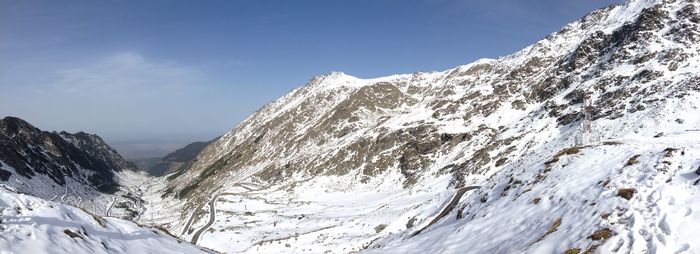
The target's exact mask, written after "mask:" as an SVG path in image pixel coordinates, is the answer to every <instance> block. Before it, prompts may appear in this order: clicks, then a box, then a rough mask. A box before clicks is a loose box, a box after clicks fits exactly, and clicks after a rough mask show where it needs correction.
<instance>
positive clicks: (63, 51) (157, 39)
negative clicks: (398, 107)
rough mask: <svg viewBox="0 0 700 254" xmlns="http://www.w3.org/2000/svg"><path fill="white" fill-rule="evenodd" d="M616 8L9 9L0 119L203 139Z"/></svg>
mask: <svg viewBox="0 0 700 254" xmlns="http://www.w3.org/2000/svg"><path fill="white" fill-rule="evenodd" d="M619 2H621V1H613V0H595V1H556V0H538V1H528V2H527V3H525V2H524V1H517V0H503V1H475V0H411V1H402V2H400V3H399V2H396V1H373V0H361V1H304V2H296V1H294V2H292V1H278V2H274V1H206V2H201V1H198V2H192V1H165V0H156V1H134V0H130V1H82V0H81V1H60V2H59V1H15V0H11V1H8V0H0V6H1V7H0V90H1V91H2V92H1V93H0V117H4V116H10V115H11V116H17V117H20V118H23V119H25V120H27V121H29V122H30V123H32V124H34V125H36V126H37V127H39V128H42V129H44V130H66V131H70V132H77V131H86V132H90V133H97V134H98V135H100V136H102V137H104V138H105V139H106V140H108V141H110V142H112V143H126V144H129V143H130V142H131V144H133V143H134V142H132V141H138V142H141V143H145V144H148V143H149V142H150V143H177V144H180V143H183V144H184V143H186V142H187V141H195V140H208V139H211V138H214V137H216V136H218V135H221V134H223V133H225V132H226V131H227V130H229V129H231V128H232V127H233V126H234V125H235V124H236V123H237V122H239V121H241V120H242V119H244V118H245V117H246V116H247V115H248V114H250V113H251V112H253V111H254V110H256V109H257V108H259V107H261V106H262V105H264V104H266V103H268V102H270V101H271V100H274V99H275V98H277V97H279V96H282V95H284V94H285V93H287V92H288V91H289V90H291V89H293V88H295V87H298V86H301V85H303V84H304V83H305V82H306V81H308V80H309V79H310V78H311V77H312V76H314V75H319V74H323V73H327V72H330V71H343V72H345V73H348V74H350V75H354V76H358V77H364V78H369V77H378V76H385V75H390V74H395V73H411V72H415V71H431V70H444V69H447V68H450V67H454V66H457V65H462V64H467V63H469V62H471V61H474V60H476V59H479V58H483V57H490V58H494V57H498V56H502V55H506V54H509V53H512V52H515V51H517V50H519V49H521V48H523V47H525V46H527V45H529V44H531V43H533V42H535V41H537V40H538V39H540V38H542V37H544V36H546V35H547V34H548V33H550V32H551V31H556V30H558V29H559V28H560V27H561V26H563V25H565V24H566V23H568V22H570V21H572V20H575V19H577V18H579V17H581V16H582V15H584V14H586V13H588V12H589V11H591V10H593V9H596V8H600V7H603V6H606V5H609V4H612V3H619ZM544 6H547V8H543V7H544ZM173 146H175V145H173Z"/></svg>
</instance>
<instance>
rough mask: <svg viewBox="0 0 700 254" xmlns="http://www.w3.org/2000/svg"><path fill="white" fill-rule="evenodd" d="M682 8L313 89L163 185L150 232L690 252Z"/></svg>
mask: <svg viewBox="0 0 700 254" xmlns="http://www.w3.org/2000/svg"><path fill="white" fill-rule="evenodd" d="M699 8H700V4H699V3H698V2H697V1H680V0H675V1H674V0H631V1H629V2H627V3H626V4H624V5H614V6H609V7H606V8H603V9H599V10H596V11H594V12H592V13H590V14H589V15H586V16H585V17H583V18H581V19H580V20H577V21H575V22H572V23H570V24H568V25H567V26H565V27H564V28H562V29H561V30H560V31H558V32H556V33H553V34H550V35H549V36H547V37H546V38H544V39H542V40H541V41H538V42H537V43H535V44H533V45H532V46H529V47H527V48H525V49H523V50H521V51H519V52H516V53H514V54H512V55H509V56H505V57H501V58H498V59H482V60H479V61H476V62H474V63H471V64H468V65H464V66H458V67H456V68H453V69H449V70H446V71H442V72H430V73H414V74H404V75H393V76H389V77H382V78H375V79H360V78H356V77H352V76H350V75H346V74H343V73H339V72H336V73H330V74H328V75H323V76H318V77H315V78H313V79H312V80H311V81H310V82H309V83H308V84H306V85H305V86H303V87H300V88H298V89H295V90H293V91H292V92H290V93H289V94H288V95H286V96H283V97H282V98H279V99H278V100H276V101H275V102H273V103H270V104H268V105H266V106H265V107H263V108H261V109H260V110H258V111H257V112H255V113H254V114H252V115H251V116H250V117H248V118H247V119H246V120H245V121H243V122H242V123H240V124H239V125H237V126H236V127H235V128H234V129H232V130H231V131H230V132H228V133H226V134H225V135H223V136H222V137H221V138H219V139H218V140H216V141H215V142H213V143H212V144H210V145H209V146H207V147H206V148H205V149H204V150H203V151H202V152H201V153H200V154H199V155H198V156H197V157H196V158H195V159H194V160H192V161H191V162H190V163H187V164H185V166H183V167H181V168H180V170H179V171H178V172H176V173H174V174H171V175H169V176H168V179H169V182H168V183H167V186H165V187H164V188H165V195H166V196H167V197H169V198H172V197H176V198H179V199H181V200H183V202H182V203H181V205H176V206H171V207H172V209H174V211H175V212H179V216H176V217H170V218H168V219H165V220H160V221H158V222H159V223H164V224H165V225H166V226H167V227H168V228H170V229H171V230H172V231H173V232H177V233H178V234H179V235H181V236H183V237H186V238H188V239H192V240H193V242H197V243H198V244H201V245H203V246H206V247H210V248H213V249H215V250H218V251H224V252H251V253H256V252H276V253H284V252H289V253H298V252H303V251H310V252H312V253H324V252H331V253H348V252H354V251H361V250H366V251H378V252H415V253H518V252H530V253H555V252H558V253H561V252H565V251H568V253H579V252H582V253H583V252H587V251H589V252H593V251H596V250H597V251H599V252H606V253H607V252H619V251H621V252H632V253H642V252H649V253H654V252H658V253H667V252H674V251H679V252H683V251H686V252H689V253H697V252H700V245H698V243H696V241H695V240H694V239H695V238H696V237H695V236H697V230H696V229H695V228H697V227H696V226H688V225H698V224H699V223H700V217H698V214H697V212H695V211H697V208H698V207H697V203H698V202H697V201H698V195H699V194H698V187H697V186H695V184H696V183H697V179H698V177H699V176H698V175H697V173H699V172H697V171H698V170H699V169H698V167H699V166H700V159H698V158H700V157H699V156H698V155H699V154H698V153H697V152H698V145H697V144H699V143H700V135H699V134H700V133H699V132H698V130H699V129H700V109H698V107H699V106H700V105H698V104H700V64H699V63H700V43H699V42H700V28H699V27H698V25H700V24H699V23H700V9H699ZM585 94H589V96H590V98H591V99H592V101H593V105H592V106H593V107H592V109H591V111H592V115H591V122H592V124H591V125H592V127H591V130H592V134H593V136H594V138H593V139H592V140H593V141H591V142H584V143H583V144H581V143H577V142H576V141H577V140H580V138H577V137H578V136H579V135H580V133H581V123H582V121H583V118H584V112H583V101H584V95H585ZM471 187H474V188H471ZM476 187H478V189H475V188H476ZM154 202H156V201H154ZM169 202H171V201H169Z"/></svg>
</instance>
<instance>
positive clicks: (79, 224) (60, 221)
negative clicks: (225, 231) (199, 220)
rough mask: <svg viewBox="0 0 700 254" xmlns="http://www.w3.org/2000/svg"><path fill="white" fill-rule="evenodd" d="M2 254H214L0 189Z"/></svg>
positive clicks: (155, 232) (123, 223)
mask: <svg viewBox="0 0 700 254" xmlns="http://www.w3.org/2000/svg"><path fill="white" fill-rule="evenodd" d="M0 233H1V234H0V252H1V253H75V254H78V253H89V254H93V253H214V252H212V251H210V250H207V249H204V248H201V247H197V246H194V245H192V244H190V243H188V242H185V241H182V240H179V239H177V238H175V237H172V236H170V235H168V233H166V232H165V231H162V230H160V229H154V228H147V227H142V226H139V225H137V224H135V223H133V222H129V221H124V220H120V219H115V218H108V217H100V216H97V215H93V214H90V213H87V212H85V211H84V210H81V209H78V208H75V207H71V206H67V205H63V204H60V203H56V202H50V201H46V200H43V199H40V198H36V197H32V196H28V195H24V194H18V193H16V192H14V191H11V190H9V189H7V188H5V187H4V186H2V187H0Z"/></svg>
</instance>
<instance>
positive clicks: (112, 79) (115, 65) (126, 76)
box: [48, 53, 204, 96]
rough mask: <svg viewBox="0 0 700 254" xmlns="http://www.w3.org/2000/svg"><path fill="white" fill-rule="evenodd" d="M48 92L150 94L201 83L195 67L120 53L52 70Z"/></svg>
mask: <svg viewBox="0 0 700 254" xmlns="http://www.w3.org/2000/svg"><path fill="white" fill-rule="evenodd" d="M54 75H55V78H54V80H55V81H54V82H52V84H51V85H50V86H49V87H48V88H49V89H50V92H58V93H67V94H92V95H100V94H109V95H111V96H114V95H120V94H122V93H123V94H125V95H153V94H157V93H164V92H177V91H183V90H187V89H192V88H194V87H195V86H198V85H203V83H204V82H203V80H204V78H203V77H204V75H203V74H202V72H201V71H199V70H197V69H196V68H192V67H188V66H184V65H182V64H179V63H177V62H175V61H154V60H149V59H146V58H144V57H143V56H141V55H139V54H134V53H122V54H115V55H111V56H107V57H104V58H102V59H98V60H97V61H95V62H92V63H83V64H82V65H79V66H72V67H69V68H64V69H59V70H56V71H55V72H54Z"/></svg>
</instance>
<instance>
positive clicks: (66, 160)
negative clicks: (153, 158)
mask: <svg viewBox="0 0 700 254" xmlns="http://www.w3.org/2000/svg"><path fill="white" fill-rule="evenodd" d="M0 144H2V145H0V161H2V162H3V163H4V164H6V165H7V166H9V167H12V168H14V169H15V173H16V174H18V175H19V176H21V177H22V178H26V179H31V178H33V177H35V176H37V175H45V176H47V177H48V178H50V179H51V180H53V183H46V184H56V185H60V186H64V185H65V184H66V178H74V179H80V181H84V182H85V184H89V185H90V186H93V187H94V188H97V189H99V190H100V191H102V192H106V193H113V192H115V191H116V190H117V188H118V186H119V184H118V183H117V182H116V181H115V180H114V173H115V172H117V171H120V170H124V169H132V170H133V169H134V167H133V165H132V164H130V163H129V162H127V161H126V160H124V159H123V158H122V157H121V156H120V155H119V154H118V153H117V152H116V151H115V150H114V149H112V148H111V147H109V146H108V145H107V144H106V143H105V142H104V141H103V140H102V139H101V138H100V137H98V136H97V135H92V134H87V133H84V132H78V133H75V134H70V133H67V132H60V133H57V132H46V131H41V130H39V129H37V128H36V127H34V126H32V125H31V124H29V123H27V122H25V121H24V120H22V119H19V118H15V117H6V118H4V119H2V120H0ZM10 175H11V173H9V171H4V173H3V177H2V180H3V181H7V180H8V179H9V176H10Z"/></svg>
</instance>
